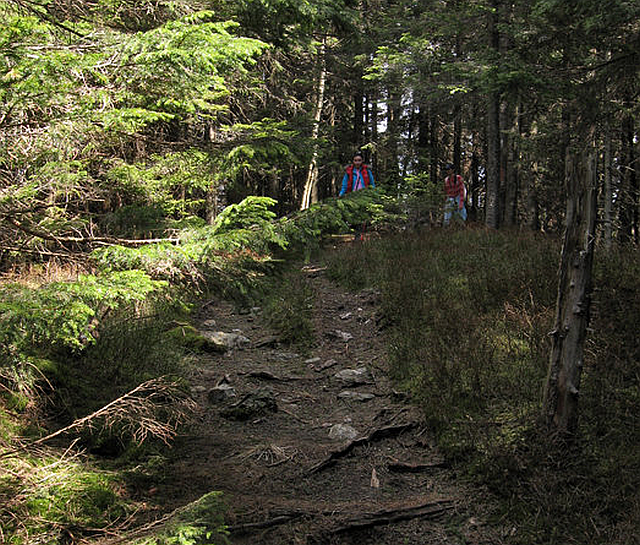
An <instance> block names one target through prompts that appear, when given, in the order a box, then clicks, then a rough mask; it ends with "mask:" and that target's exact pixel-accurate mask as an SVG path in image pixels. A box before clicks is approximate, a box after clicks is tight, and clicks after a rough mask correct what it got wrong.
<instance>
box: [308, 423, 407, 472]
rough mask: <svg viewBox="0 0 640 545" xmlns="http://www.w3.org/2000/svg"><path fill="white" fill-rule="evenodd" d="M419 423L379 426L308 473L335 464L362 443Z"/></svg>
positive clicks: (334, 453) (382, 437)
mask: <svg viewBox="0 0 640 545" xmlns="http://www.w3.org/2000/svg"><path fill="white" fill-rule="evenodd" d="M417 426H418V424H417V423H416V422H409V423H407V424H398V425H397V426H385V427H383V428H378V429H376V430H373V431H372V432H371V433H370V434H369V435H367V436H365V437H359V438H357V439H354V440H353V441H350V442H349V443H347V444H346V445H345V446H343V447H342V448H341V449H339V450H335V451H333V452H332V453H331V454H329V456H327V457H326V458H325V459H324V460H322V461H321V462H319V463H317V464H316V465H314V466H313V467H311V468H310V469H309V470H308V472H307V473H308V474H310V475H312V474H314V473H318V472H319V471H322V470H324V469H326V468H328V467H330V466H332V465H333V464H335V463H336V462H337V461H338V460H339V459H340V458H344V457H345V456H346V455H347V454H349V453H350V452H351V451H352V450H353V449H354V448H356V447H358V446H360V445H366V444H367V443H372V442H373V441H379V440H380V439H384V438H386V437H394V436H397V435H400V434H401V433H404V432H406V431H409V430H410V429H413V428H415V427H417Z"/></svg>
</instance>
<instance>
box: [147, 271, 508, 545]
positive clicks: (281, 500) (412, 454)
mask: <svg viewBox="0 0 640 545" xmlns="http://www.w3.org/2000/svg"><path fill="white" fill-rule="evenodd" d="M302 272H303V274H304V275H306V277H307V279H308V282H309V284H310V285H311V286H312V288H313V290H314V292H315V294H316V297H315V307H314V311H313V312H314V324H315V331H316V336H317V341H316V343H315V344H314V346H313V347H312V348H311V349H310V350H309V352H308V353H307V354H304V355H301V354H298V353H294V352H292V351H291V350H290V349H288V348H286V347H282V346H279V345H278V343H277V342H276V341H275V340H274V338H273V336H272V333H270V332H269V331H267V330H265V328H264V326H263V325H262V324H261V320H260V318H259V315H257V312H254V313H249V314H242V313H238V312H236V311H235V310H234V308H233V307H232V306H231V305H230V304H227V303H223V302H220V303H215V304H211V305H209V306H208V307H206V308H205V310H204V311H203V314H202V316H201V326H202V327H209V328H211V327H215V329H216V330H220V331H225V332H233V331H234V330H236V332H242V334H243V335H244V336H246V337H247V338H248V339H249V340H250V343H249V344H248V345H247V346H246V347H244V348H237V349H233V350H230V351H228V352H227V353H225V354H220V355H215V354H214V355H207V356H204V357H203V358H202V360H201V364H200V369H199V371H198V373H197V376H196V377H195V378H194V380H195V381H196V384H197V385H198V386H197V387H196V391H197V396H198V401H199V404H200V407H201V413H200V415H199V416H200V421H199V424H198V425H197V426H196V427H195V429H194V430H193V431H192V433H191V435H190V436H188V437H183V438H181V439H180V440H179V441H178V443H177V444H176V446H175V447H174V449H173V450H174V458H173V461H172V462H171V464H170V466H169V467H168V468H167V475H166V481H165V484H164V485H163V486H162V490H160V491H159V494H162V495H163V496H165V497H171V498H173V499H174V501H175V505H174V506H178V505H184V504H185V503H186V502H188V501H191V500H195V499H197V498H198V497H200V496H201V495H203V494H205V493H207V492H210V491H212V490H220V491H222V492H223V493H224V498H225V500H226V504H227V505H228V507H229V511H228V513H227V515H226V522H227V524H228V525H229V526H230V530H231V541H232V543H234V544H257V543H259V544H356V543H357V544H369V543H370V544H374V543H375V544H376V545H385V544H394V545H401V544H436V543H451V544H457V543H460V544H462V543H465V544H481V543H492V544H496V543H501V542H502V540H500V539H499V536H496V535H492V533H491V531H490V529H489V527H488V526H485V525H484V524H483V520H484V516H485V515H483V514H482V513H479V512H477V508H474V507H472V505H473V504H472V503H471V500H470V498H471V497H472V496H473V495H472V494H470V493H469V491H468V490H465V489H464V487H463V486H462V485H461V484H459V483H457V482H456V480H455V477H454V475H453V474H452V472H451V470H449V469H447V468H445V467H443V464H442V460H441V457H440V456H439V455H438V452H437V450H436V448H435V447H434V446H433V444H432V441H431V439H430V437H429V434H428V432H427V431H426V429H425V427H424V426H423V425H422V423H421V417H420V414H419V412H418V411H417V410H416V409H415V408H413V407H411V406H410V405H409V404H408V402H407V401H406V400H405V399H403V397H402V396H401V395H398V394H397V392H394V390H393V386H392V385H391V383H390V382H389V380H388V379H387V377H386V368H385V350H384V339H383V336H382V333H381V332H380V331H378V328H377V325H376V313H377V308H378V307H377V305H378V295H377V294H376V292H375V291H372V290H367V291H363V292H361V293H358V294H350V293H347V292H345V291H344V290H342V289H341V288H339V287H337V286H336V285H334V284H333V283H331V282H330V281H329V280H328V279H327V278H326V277H325V276H324V273H323V270H322V268H321V267H318V266H307V267H304V268H303V270H302ZM211 320H214V321H215V325H214V324H212V322H211ZM363 367H364V368H366V369H367V374H366V375H365V376H364V377H358V378H356V379H355V383H354V384H349V382H348V377H345V378H344V379H340V378H338V377H336V374H337V373H339V372H341V371H345V370H349V369H351V370H352V369H358V368H363ZM220 384H223V385H224V386H223V387H222V388H219V389H218V390H215V388H216V386H219V385H220ZM225 388H227V389H228V388H233V389H234V393H235V397H229V398H224V396H225V392H224V391H223V390H224V389H225ZM212 390H214V392H213V393H212V392H211V391H212ZM344 392H352V393H350V394H345V393H344ZM353 392H355V393H356V394H357V395H354V394H353ZM360 394H369V395H364V396H362V395H360ZM212 396H213V397H215V396H217V399H212ZM341 396H344V397H341ZM359 397H360V398H362V399H358V398H359ZM251 403H253V405H251ZM247 404H249V405H247ZM274 409H276V410H275V411H274ZM223 414H225V415H226V416H223ZM337 425H341V426H350V427H352V428H353V429H355V430H356V438H355V439H353V438H333V437H332V436H333V434H334V433H336V432H337V431H338V430H339V429H342V430H343V431H344V428H340V426H337ZM347 429H348V428H347ZM476 495H477V493H476ZM474 509H475V511H474Z"/></svg>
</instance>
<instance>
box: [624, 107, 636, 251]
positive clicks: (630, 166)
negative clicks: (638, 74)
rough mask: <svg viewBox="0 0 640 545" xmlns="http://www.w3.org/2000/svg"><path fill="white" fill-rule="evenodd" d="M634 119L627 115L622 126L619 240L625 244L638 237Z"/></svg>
mask: <svg viewBox="0 0 640 545" xmlns="http://www.w3.org/2000/svg"><path fill="white" fill-rule="evenodd" d="M634 139H635V131H634V119H633V117H631V116H627V118H626V119H625V121H624V124H623V128H622V160H621V161H620V163H621V167H622V172H621V173H620V176H621V181H622V184H621V191H620V232H619V240H620V242H621V243H623V244H625V243H628V242H633V241H634V238H636V237H637V224H638V222H637V205H638V203H637V200H638V197H637V187H636V172H635V153H634Z"/></svg>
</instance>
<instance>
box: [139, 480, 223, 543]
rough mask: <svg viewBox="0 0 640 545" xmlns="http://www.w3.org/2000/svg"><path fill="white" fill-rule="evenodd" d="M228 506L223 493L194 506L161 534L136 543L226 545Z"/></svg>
mask: <svg viewBox="0 0 640 545" xmlns="http://www.w3.org/2000/svg"><path fill="white" fill-rule="evenodd" d="M223 513H224V505H223V503H222V500H221V495H220V493H219V492H210V493H209V494H205V495H204V496H202V497H201V498H200V499H198V500H196V501H195V502H193V503H190V504H189V505H188V506H186V507H185V508H183V509H181V510H180V512H179V513H177V514H175V515H174V516H173V517H172V518H171V519H170V520H169V521H167V522H166V523H165V524H164V525H163V527H162V529H161V530H160V531H156V532H155V533H154V534H153V535H150V536H147V537H144V538H142V539H136V540H134V541H132V542H131V543H132V544H133V545H226V544H227V543H229V540H228V539H227V537H226V536H227V531H226V528H225V526H224V521H223Z"/></svg>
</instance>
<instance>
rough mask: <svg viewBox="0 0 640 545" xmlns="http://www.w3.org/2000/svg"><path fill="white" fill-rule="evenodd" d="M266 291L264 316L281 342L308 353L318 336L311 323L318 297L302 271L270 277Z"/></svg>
mask: <svg viewBox="0 0 640 545" xmlns="http://www.w3.org/2000/svg"><path fill="white" fill-rule="evenodd" d="M263 289H264V290H265V292H266V296H265V298H264V300H263V302H262V304H263V313H264V315H265V316H266V317H267V323H268V324H269V326H270V327H271V328H272V329H274V330H275V331H276V332H277V334H278V340H280V341H282V342H284V343H291V344H295V345H297V346H299V347H300V348H301V349H302V350H304V351H308V350H309V348H310V346H311V345H312V343H313V341H314V335H315V330H314V326H313V322H312V321H311V312H312V310H313V305H314V297H315V295H314V293H313V290H312V289H311V287H310V286H309V284H308V283H307V281H306V279H305V278H304V277H303V276H302V275H301V274H300V272H299V271H289V272H286V273H285V274H284V275H283V276H282V277H279V276H276V277H272V278H270V279H269V281H268V282H267V283H266V285H265V288H263Z"/></svg>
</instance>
